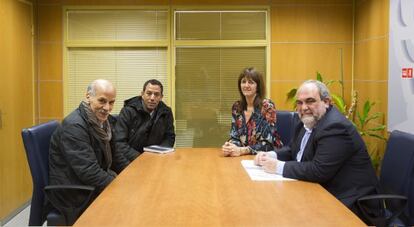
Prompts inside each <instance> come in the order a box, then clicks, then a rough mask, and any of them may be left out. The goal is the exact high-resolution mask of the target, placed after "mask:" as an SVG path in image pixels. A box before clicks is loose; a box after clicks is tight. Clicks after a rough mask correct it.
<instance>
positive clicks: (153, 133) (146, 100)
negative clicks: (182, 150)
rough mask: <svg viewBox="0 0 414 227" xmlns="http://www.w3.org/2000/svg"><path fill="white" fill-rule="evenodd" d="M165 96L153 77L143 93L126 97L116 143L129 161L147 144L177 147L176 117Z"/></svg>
mask: <svg viewBox="0 0 414 227" xmlns="http://www.w3.org/2000/svg"><path fill="white" fill-rule="evenodd" d="M162 97H163V86H162V84H161V82H160V81H158V80H155V79H152V80H148V81H147V82H145V84H144V87H143V89H142V92H141V96H136V97H133V98H130V99H128V100H125V103H124V107H123V108H122V110H121V112H120V114H119V117H118V121H117V124H116V127H115V142H116V148H117V150H119V151H122V152H123V153H124V155H125V157H126V158H127V159H128V160H130V161H132V160H134V159H135V158H136V157H138V156H139V155H140V154H141V153H142V152H143V148H144V147H146V146H150V145H161V146H166V147H172V146H174V142H175V132H174V118H173V115H172V111H171V108H170V107H168V106H167V105H165V103H164V102H163V101H162Z"/></svg>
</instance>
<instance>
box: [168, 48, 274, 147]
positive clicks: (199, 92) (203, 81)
mask: <svg viewBox="0 0 414 227" xmlns="http://www.w3.org/2000/svg"><path fill="white" fill-rule="evenodd" d="M265 62H266V54H265V48H264V47H252V48H243V47H240V48H177V49H176V82H175V85H176V86H175V88H176V92H175V96H176V97H175V99H176V112H175V113H176V120H177V123H176V131H177V142H176V146H177V147H220V146H221V145H223V143H224V142H225V141H226V140H227V139H228V137H229V131H230V126H231V106H232V105H233V103H234V102H235V101H236V100H238V99H239V98H240V96H239V91H238V84H237V79H238V77H239V75H240V72H241V71H242V69H243V68H245V67H249V66H254V67H256V68H257V69H258V70H259V71H261V72H265ZM264 76H265V75H264Z"/></svg>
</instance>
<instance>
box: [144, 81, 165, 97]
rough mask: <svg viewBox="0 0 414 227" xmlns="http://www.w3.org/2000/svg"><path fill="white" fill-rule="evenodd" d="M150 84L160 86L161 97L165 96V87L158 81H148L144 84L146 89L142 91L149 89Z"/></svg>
mask: <svg viewBox="0 0 414 227" xmlns="http://www.w3.org/2000/svg"><path fill="white" fill-rule="evenodd" d="M148 84H152V85H158V86H160V88H161V95H164V93H163V92H164V87H163V86H162V83H161V82H160V81H159V80H156V79H151V80H147V82H145V83H144V87H142V91H145V88H146V87H147V85H148Z"/></svg>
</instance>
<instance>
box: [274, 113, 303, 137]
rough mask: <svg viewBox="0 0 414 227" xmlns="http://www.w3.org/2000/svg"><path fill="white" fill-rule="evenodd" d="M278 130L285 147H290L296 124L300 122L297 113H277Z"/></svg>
mask: <svg viewBox="0 0 414 227" xmlns="http://www.w3.org/2000/svg"><path fill="white" fill-rule="evenodd" d="M276 117H277V129H278V131H277V132H278V133H279V135H280V138H281V140H282V142H283V145H289V143H290V140H291V139H292V137H293V132H294V127H295V122H296V120H298V116H297V113H296V112H294V111H284V110H278V111H277V112H276Z"/></svg>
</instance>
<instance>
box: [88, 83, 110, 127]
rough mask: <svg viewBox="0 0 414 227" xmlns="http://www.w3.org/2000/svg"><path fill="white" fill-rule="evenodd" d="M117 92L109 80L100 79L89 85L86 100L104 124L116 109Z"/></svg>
mask: <svg viewBox="0 0 414 227" xmlns="http://www.w3.org/2000/svg"><path fill="white" fill-rule="evenodd" d="M115 98H116V90H115V87H114V85H113V84H112V83H111V82H109V81H108V80H103V79H98V80H94V81H93V82H92V83H90V84H89V86H88V89H87V92H86V99H87V101H88V103H89V106H90V107H91V110H92V112H94V113H95V115H96V117H97V119H98V120H99V121H101V122H104V121H106V120H107V119H108V116H109V113H110V112H111V111H112V108H113V107H114V103H115Z"/></svg>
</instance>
